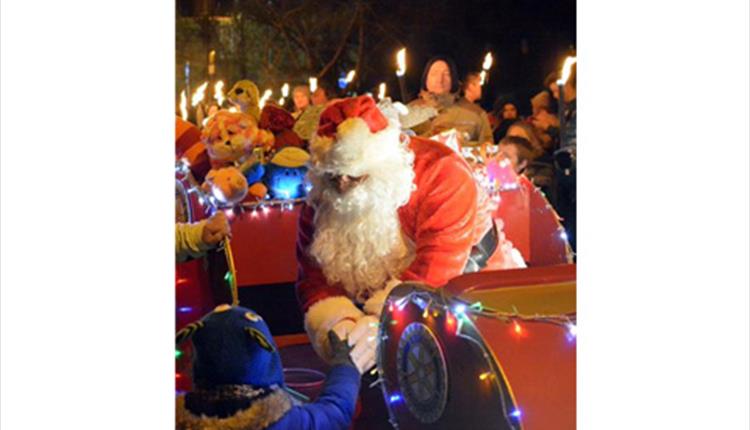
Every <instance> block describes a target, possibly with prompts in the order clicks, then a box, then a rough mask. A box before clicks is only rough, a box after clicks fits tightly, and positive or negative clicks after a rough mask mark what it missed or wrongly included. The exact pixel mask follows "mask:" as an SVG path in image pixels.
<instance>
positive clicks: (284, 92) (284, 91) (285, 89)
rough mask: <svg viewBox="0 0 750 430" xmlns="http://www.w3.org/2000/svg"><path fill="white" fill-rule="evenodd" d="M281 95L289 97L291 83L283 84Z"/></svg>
mask: <svg viewBox="0 0 750 430" xmlns="http://www.w3.org/2000/svg"><path fill="white" fill-rule="evenodd" d="M281 97H289V84H287V83H284V85H282V86H281Z"/></svg>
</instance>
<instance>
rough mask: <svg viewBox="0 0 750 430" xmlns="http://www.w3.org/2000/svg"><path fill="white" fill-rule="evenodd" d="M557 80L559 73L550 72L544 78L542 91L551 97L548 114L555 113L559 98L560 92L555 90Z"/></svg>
mask: <svg viewBox="0 0 750 430" xmlns="http://www.w3.org/2000/svg"><path fill="white" fill-rule="evenodd" d="M558 79H560V72H559V71H554V72H550V73H549V74H548V75H547V77H545V78H544V89H545V90H546V91H549V94H550V95H551V96H552V99H551V100H550V105H549V109H550V112H557V100H558V99H559V98H560V91H559V89H558V88H557V80H558Z"/></svg>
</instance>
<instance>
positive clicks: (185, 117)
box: [180, 90, 188, 121]
mask: <svg viewBox="0 0 750 430" xmlns="http://www.w3.org/2000/svg"><path fill="white" fill-rule="evenodd" d="M180 115H181V116H182V119H183V121H187V120H188V110H187V95H186V94H185V90H182V92H181V93H180Z"/></svg>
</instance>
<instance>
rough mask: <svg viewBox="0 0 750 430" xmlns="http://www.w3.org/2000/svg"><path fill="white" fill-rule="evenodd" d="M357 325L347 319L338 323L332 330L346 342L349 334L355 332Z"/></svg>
mask: <svg viewBox="0 0 750 430" xmlns="http://www.w3.org/2000/svg"><path fill="white" fill-rule="evenodd" d="M356 324H357V323H355V322H354V321H352V320H350V319H345V320H341V321H339V322H337V323H336V324H335V325H334V326H333V327H332V328H331V330H333V332H334V333H336V334H337V335H338V337H339V339H341V340H346V338H347V337H349V333H351V332H352V330H354V326H355V325H356Z"/></svg>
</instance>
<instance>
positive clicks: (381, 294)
mask: <svg viewBox="0 0 750 430" xmlns="http://www.w3.org/2000/svg"><path fill="white" fill-rule="evenodd" d="M399 285H401V280H400V279H396V278H391V280H389V281H388V282H386V284H385V287H384V288H383V289H382V290H379V291H376V292H375V294H373V295H372V297H370V298H369V299H367V301H366V302H365V305H364V311H365V313H366V314H368V315H374V316H375V317H377V318H380V314H381V313H382V312H383V305H384V304H385V299H386V297H388V294H390V293H391V290H393V289H394V288H396V287H397V286H399Z"/></svg>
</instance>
